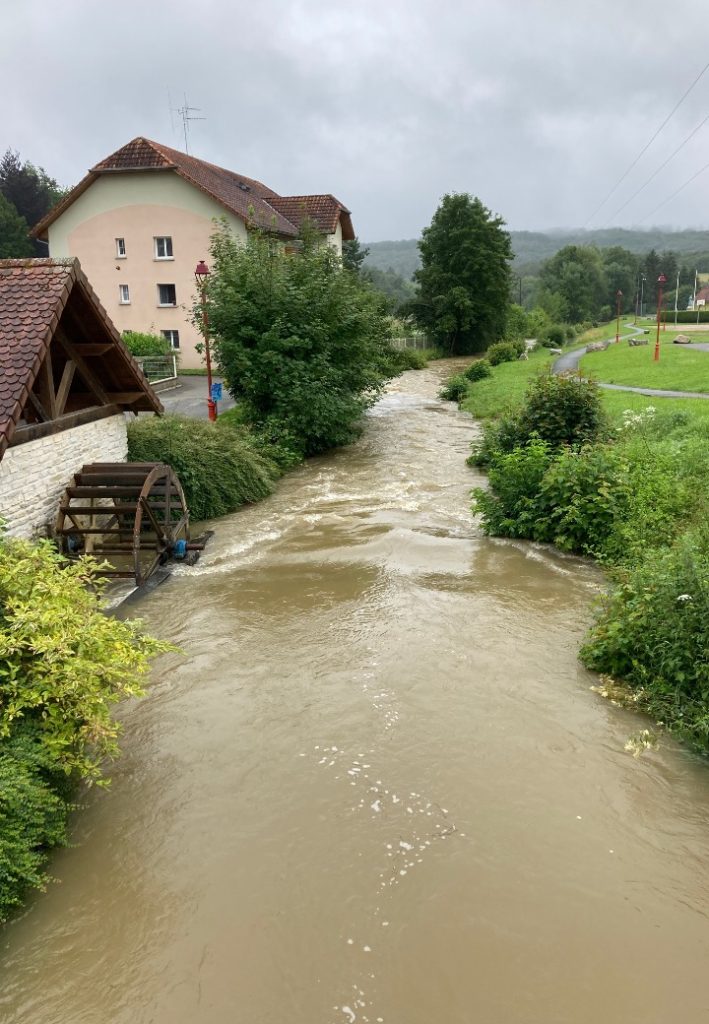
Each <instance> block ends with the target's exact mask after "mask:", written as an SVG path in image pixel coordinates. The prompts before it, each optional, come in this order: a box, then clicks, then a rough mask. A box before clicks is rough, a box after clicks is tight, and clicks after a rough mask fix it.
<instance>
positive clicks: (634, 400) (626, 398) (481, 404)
mask: <svg viewBox="0 0 709 1024" xmlns="http://www.w3.org/2000/svg"><path fill="white" fill-rule="evenodd" d="M621 347H622V346H621V345H619V346H618V348H619V349H620V348H621ZM674 350H679V352H680V353H682V354H684V355H688V354H690V353H688V352H687V350H686V349H680V348H679V346H677V345H675V346H674ZM629 351H630V352H640V353H642V354H644V355H645V357H646V359H647V358H648V350H647V349H646V348H644V347H643V348H639V349H629ZM602 354H604V353H602ZM693 354H694V355H697V356H703V357H704V358H705V359H706V368H707V369H706V372H707V374H708V375H709V352H695V353H693ZM664 356H665V351H664V350H663V352H662V354H661V357H660V358H661V359H662V358H663V357H664ZM649 358H650V359H652V355H651V354H650V355H649ZM551 362H552V359H551V358H550V357H549V354H548V353H547V352H546V351H544V350H541V349H540V350H538V351H537V352H534V353H532V355H531V356H530V358H529V360H527V361H524V360H522V361H521V362H514V363H501V364H500V366H495V367H493V371H492V376H491V377H485V378H484V379H483V380H479V381H476V382H475V383H473V384H471V385H470V389H469V393H468V396H467V398H465V399H464V400H463V401H462V402H461V405H460V407H461V409H464V410H465V411H466V412H469V413H470V414H471V415H472V416H475V417H477V418H478V419H494V418H496V417H497V416H500V415H502V413H504V412H507V411H508V410H510V409H514V408H515V407H517V406H519V405H520V404H521V402H522V399H523V398H524V393H525V391H526V390H527V386H528V384H529V381H530V379H531V378H532V377H534V376H535V374H537V373H542V372H543V371H544V370H546V369H548V368H549V367H550V366H551ZM662 365H663V364H662V362H661V363H660V366H662ZM672 390H680V389H679V388H675V387H673V388H672ZM707 390H709V386H708V388H707ZM603 406H604V408H605V409H606V411H607V413H608V415H609V417H610V419H611V421H612V422H614V423H620V422H621V420H622V418H623V413H624V412H625V410H626V409H631V410H632V411H633V412H641V411H642V410H643V409H647V408H648V406H650V407H654V408H655V409H657V411H658V413H659V412H662V413H674V412H683V413H686V414H688V415H689V416H691V417H692V418H693V419H694V420H695V421H696V422H697V425H698V426H699V425H700V424H701V425H702V426H705V425H706V427H709V400H706V401H703V400H702V399H696V398H695V399H692V398H649V397H648V396H646V395H636V394H633V392H630V391H625V392H623V391H604V392H603Z"/></svg>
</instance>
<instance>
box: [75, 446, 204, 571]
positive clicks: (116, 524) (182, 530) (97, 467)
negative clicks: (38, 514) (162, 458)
mask: <svg viewBox="0 0 709 1024" xmlns="http://www.w3.org/2000/svg"><path fill="white" fill-rule="evenodd" d="M55 533H56V537H57V540H58V541H59V543H60V545H61V550H62V551H63V552H64V554H66V555H67V556H68V557H72V556H77V555H79V554H90V555H93V556H94V557H95V558H97V559H99V560H100V561H108V562H109V563H110V568H109V569H106V570H102V575H105V576H108V577H110V578H116V579H130V578H131V577H134V578H135V582H136V585H137V586H139V587H140V586H142V584H143V583H145V581H146V580H147V579H148V578H149V577H150V576H151V575H152V574H153V573H154V572H155V570H156V569H157V568H158V566H159V565H162V564H163V563H165V562H166V561H167V560H168V559H169V558H172V557H179V558H184V557H185V554H186V551H187V549H188V546H190V547H198V548H200V549H201V548H202V547H204V544H195V545H189V540H190V529H189V512H188V510H187V505H186V503H185V496H184V494H183V491H182V487H181V485H180V481H179V480H178V479H177V476H176V475H175V473H174V471H173V470H172V469H171V467H170V466H167V465H164V464H163V463H159V462H115V463H114V462H94V463H92V464H91V465H88V466H83V467H82V469H81V472H80V473H77V474H76V476H75V477H74V478H73V479H72V481H71V483H70V484H69V486H68V487H67V489H66V491H65V492H64V497H63V498H62V501H61V504H60V506H59V514H58V515H57V520H56V528H55Z"/></svg>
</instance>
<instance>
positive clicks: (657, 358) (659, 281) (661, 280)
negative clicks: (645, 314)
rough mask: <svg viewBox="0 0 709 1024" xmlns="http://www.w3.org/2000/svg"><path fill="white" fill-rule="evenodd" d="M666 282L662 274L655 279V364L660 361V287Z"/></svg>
mask: <svg viewBox="0 0 709 1024" xmlns="http://www.w3.org/2000/svg"><path fill="white" fill-rule="evenodd" d="M666 281H667V278H666V277H665V275H664V274H663V273H660V276H659V277H658V279H657V285H658V287H657V337H656V339H655V362H656V363H659V361H660V320H661V319H662V286H663V284H665V283H666Z"/></svg>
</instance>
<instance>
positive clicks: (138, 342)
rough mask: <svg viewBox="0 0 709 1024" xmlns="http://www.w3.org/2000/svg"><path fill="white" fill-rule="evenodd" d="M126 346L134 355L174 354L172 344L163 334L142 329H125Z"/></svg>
mask: <svg viewBox="0 0 709 1024" xmlns="http://www.w3.org/2000/svg"><path fill="white" fill-rule="evenodd" d="M121 337H122V338H123V341H124V342H125V344H126V348H127V349H128V351H129V352H130V354H131V355H133V356H172V355H175V352H174V350H173V348H172V345H171V344H170V342H169V341H168V340H167V338H164V337H163V336H162V334H146V333H143V332H141V331H124V332H123V334H122V335H121Z"/></svg>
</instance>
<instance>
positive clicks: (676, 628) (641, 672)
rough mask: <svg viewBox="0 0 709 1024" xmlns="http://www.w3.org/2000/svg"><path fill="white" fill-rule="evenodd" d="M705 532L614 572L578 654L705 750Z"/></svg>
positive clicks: (708, 584) (708, 708)
mask: <svg viewBox="0 0 709 1024" xmlns="http://www.w3.org/2000/svg"><path fill="white" fill-rule="evenodd" d="M707 651H709V529H708V528H707V526H706V525H705V524H702V525H700V526H698V527H697V528H696V529H693V530H690V531H688V532H687V533H685V534H684V535H682V536H681V537H680V538H679V539H678V540H677V542H676V543H675V544H674V545H673V546H672V547H670V548H660V549H657V550H655V551H650V552H649V553H648V554H647V555H646V556H645V558H644V559H643V560H642V561H641V562H640V563H639V564H638V565H636V566H635V567H634V568H632V569H631V570H629V571H626V572H624V573H623V574H621V576H620V580H619V583H618V586H617V587H616V589H615V590H614V591H613V593H612V594H611V595H610V596H608V597H607V598H606V599H605V601H604V604H603V610H602V613H601V616H600V619H599V621H598V622H597V623H596V625H595V626H594V627H593V629H592V630H591V633H590V637H589V639H588V641H587V643H586V644H585V645H584V647H583V648H582V650H581V658H582V660H583V662H584V664H586V665H587V666H588V667H589V668H590V669H593V670H594V671H596V672H602V673H606V674H608V675H609V676H612V677H613V678H615V679H622V680H623V681H624V682H626V683H627V684H629V685H630V686H631V687H634V688H636V689H637V690H638V693H637V695H636V700H637V703H638V705H639V706H640V707H642V708H644V709H645V710H647V711H649V712H650V713H651V714H653V715H654V716H655V717H657V718H661V719H662V720H663V721H664V722H666V723H667V724H668V725H670V727H672V728H675V729H677V730H678V731H680V732H682V733H687V734H689V735H690V737H691V739H692V741H693V742H694V743H695V744H697V745H698V746H700V747H702V748H703V749H704V750H705V752H709V660H708V659H707Z"/></svg>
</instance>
